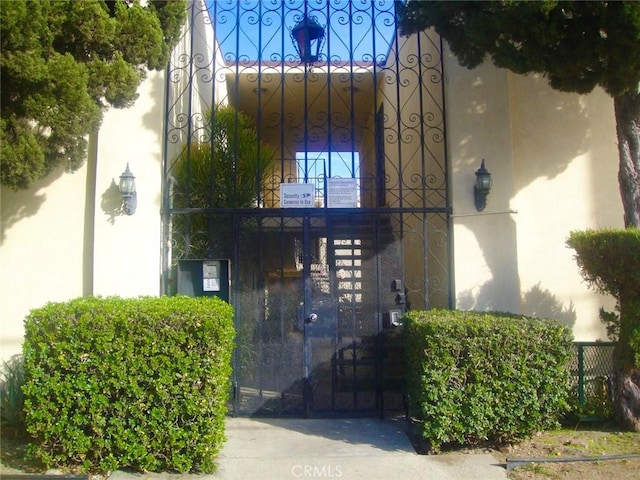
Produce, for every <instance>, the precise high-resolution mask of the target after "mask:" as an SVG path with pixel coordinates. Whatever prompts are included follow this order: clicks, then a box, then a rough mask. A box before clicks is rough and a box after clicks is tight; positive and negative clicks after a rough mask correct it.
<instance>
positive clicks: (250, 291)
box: [163, 0, 451, 416]
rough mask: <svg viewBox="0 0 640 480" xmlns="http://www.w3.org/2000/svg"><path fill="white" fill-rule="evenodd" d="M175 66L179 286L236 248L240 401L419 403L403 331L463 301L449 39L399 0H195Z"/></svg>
mask: <svg viewBox="0 0 640 480" xmlns="http://www.w3.org/2000/svg"><path fill="white" fill-rule="evenodd" d="M189 8H190V10H189V21H188V24H187V26H186V28H185V30H184V36H183V41H182V42H181V44H180V45H179V46H178V47H176V49H175V51H174V52H173V55H172V60H171V63H170V65H169V68H168V72H167V99H166V105H167V110H166V118H165V122H166V126H167V127H166V138H165V149H164V150H165V158H164V162H163V163H164V166H163V168H164V186H165V188H164V195H163V215H164V222H163V227H164V232H163V238H164V244H163V245H164V247H163V262H164V270H163V288H164V291H165V292H166V293H175V292H176V290H177V286H176V278H177V274H176V268H177V265H178V262H179V261H180V260H184V259H202V260H205V259H211V258H223V259H228V260H229V261H230V265H231V275H230V279H231V287H230V302H231V303H232V304H233V306H234V308H235V316H236V329H237V349H236V354H235V360H234V396H233V409H234V413H236V414H239V415H260V414H262V415H306V416H311V415H336V414H347V415H358V414H382V413H384V412H385V411H389V410H394V409H402V408H403V405H402V386H401V378H402V375H401V363H402V358H401V354H400V352H399V350H398V348H397V344H398V342H397V337H398V332H399V330H400V328H398V327H397V325H396V319H397V318H398V317H399V316H401V315H402V313H403V312H404V311H406V310H407V309H409V308H418V309H422V308H430V307H432V306H441V307H447V306H450V305H451V299H450V292H451V288H450V267H449V263H450V260H449V216H448V214H449V198H448V190H447V166H446V154H445V144H444V112H443V102H442V98H443V85H442V62H441V44H440V41H439V39H438V38H437V36H436V35H435V34H426V33H423V34H420V35H415V36H412V37H408V38H402V37H399V36H398V35H397V33H396V28H395V11H394V2H393V1H391V0H351V1H348V0H313V1H302V0H262V1H252V2H246V1H236V0H216V1H213V0H210V1H205V2H201V1H194V2H193V3H192V4H190V6H189Z"/></svg>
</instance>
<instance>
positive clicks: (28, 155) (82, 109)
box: [0, 0, 186, 189]
mask: <svg viewBox="0 0 640 480" xmlns="http://www.w3.org/2000/svg"><path fill="white" fill-rule="evenodd" d="M185 12H186V2H185V0H171V1H158V2H148V4H147V5H146V6H142V5H141V3H140V2H139V1H138V0H136V1H125V0H115V1H103V0H83V1H66V0H40V1H37V2H29V1H26V0H13V1H10V2H2V3H1V5H0V75H1V78H2V89H1V90H0V109H1V110H0V112H1V115H0V143H1V151H0V156H1V157H0V158H1V159H2V169H1V172H0V181H1V183H2V184H3V185H6V186H9V187H12V188H14V189H24V188H28V187H29V185H30V184H31V183H32V182H33V181H34V180H37V179H39V178H42V177H44V176H46V175H47V174H48V173H49V172H50V171H51V170H52V169H53V168H55V167H56V166H58V165H61V164H62V165H64V166H65V167H66V168H67V169H68V170H71V171H73V170H76V169H77V168H78V167H80V166H81V165H82V163H83V162H84V160H85V158H86V149H87V140H86V136H87V135H88V134H89V133H92V132H94V131H95V130H96V129H97V128H98V127H99V125H100V122H101V119H102V113H103V111H104V109H106V108H108V107H116V108H126V107H128V106H130V105H132V104H133V102H134V101H135V99H136V97H137V94H136V90H137V88H138V86H139V85H140V83H141V81H142V80H143V79H144V78H145V72H146V71H147V70H148V69H161V68H163V67H164V66H165V64H166V62H167V60H168V56H169V51H170V49H171V47H172V46H173V45H174V44H175V43H176V42H177V40H178V38H179V32H180V28H181V26H182V23H183V21H184V18H185Z"/></svg>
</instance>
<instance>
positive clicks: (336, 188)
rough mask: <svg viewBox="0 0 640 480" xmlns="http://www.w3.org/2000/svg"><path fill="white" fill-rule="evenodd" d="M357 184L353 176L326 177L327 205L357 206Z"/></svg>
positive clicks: (330, 206) (338, 206)
mask: <svg viewBox="0 0 640 480" xmlns="http://www.w3.org/2000/svg"><path fill="white" fill-rule="evenodd" d="M357 206H358V184H357V182H356V179H355V178H327V207H329V208H357Z"/></svg>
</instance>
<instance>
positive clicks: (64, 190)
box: [0, 165, 87, 360]
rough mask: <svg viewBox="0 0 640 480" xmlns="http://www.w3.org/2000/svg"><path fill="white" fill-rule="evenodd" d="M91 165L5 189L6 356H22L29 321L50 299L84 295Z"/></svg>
mask: <svg viewBox="0 0 640 480" xmlns="http://www.w3.org/2000/svg"><path fill="white" fill-rule="evenodd" d="M86 179H87V168H86V165H85V166H84V167H82V168H81V169H80V170H78V171H77V172H75V173H74V174H66V173H64V171H63V169H57V170H56V171H54V172H53V173H52V174H51V175H49V176H48V177H47V178H45V179H44V180H40V181H38V182H36V183H35V184H34V185H33V187H32V188H30V189H29V190H26V191H19V192H14V191H12V190H10V189H8V188H6V187H2V188H1V190H0V192H1V202H2V203H1V211H0V225H1V233H0V319H1V320H0V323H1V328H0V358H1V359H3V360H6V359H8V358H10V357H11V356H12V355H14V354H16V353H19V352H20V348H21V345H22V337H23V333H24V331H23V323H22V322H23V319H24V317H25V316H26V315H27V314H28V313H29V310H31V309H32V308H35V307H39V306H42V305H44V304H45V303H46V302H49V301H63V300H67V299H69V298H73V297H78V296H81V295H82V293H83V276H84V275H83V272H84V260H85V258H84V234H85V232H84V227H83V225H84V216H85V198H84V193H85V185H86Z"/></svg>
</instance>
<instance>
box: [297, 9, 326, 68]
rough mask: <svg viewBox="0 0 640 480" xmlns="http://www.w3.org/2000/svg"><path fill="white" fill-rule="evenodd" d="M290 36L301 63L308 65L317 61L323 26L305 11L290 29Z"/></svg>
mask: <svg viewBox="0 0 640 480" xmlns="http://www.w3.org/2000/svg"><path fill="white" fill-rule="evenodd" d="M291 38H292V39H293V45H294V46H295V47H296V50H297V52H298V55H300V60H302V63H304V64H305V65H309V64H313V63H315V62H317V61H318V58H319V57H320V49H321V48H322V43H323V40H324V28H322V27H321V26H320V24H318V22H316V21H315V20H314V19H313V18H311V17H309V16H307V14H306V13H305V15H304V17H302V20H300V21H299V22H298V23H297V24H296V26H295V27H293V28H292V29H291Z"/></svg>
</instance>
